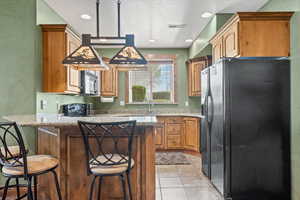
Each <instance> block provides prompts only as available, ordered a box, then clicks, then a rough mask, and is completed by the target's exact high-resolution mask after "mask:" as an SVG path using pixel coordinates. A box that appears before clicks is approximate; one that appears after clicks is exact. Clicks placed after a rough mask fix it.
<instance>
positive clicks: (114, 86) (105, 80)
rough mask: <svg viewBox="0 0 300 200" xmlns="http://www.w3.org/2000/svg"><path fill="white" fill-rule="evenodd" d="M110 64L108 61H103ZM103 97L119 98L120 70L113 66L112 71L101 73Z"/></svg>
mask: <svg viewBox="0 0 300 200" xmlns="http://www.w3.org/2000/svg"><path fill="white" fill-rule="evenodd" d="M103 60H104V61H105V62H107V63H108V59H103ZM100 76H101V96H104V97H117V96H118V88H119V87H118V82H119V81H118V79H119V78H118V69H117V68H116V67H115V66H113V65H111V68H110V70H105V71H101V75H100Z"/></svg>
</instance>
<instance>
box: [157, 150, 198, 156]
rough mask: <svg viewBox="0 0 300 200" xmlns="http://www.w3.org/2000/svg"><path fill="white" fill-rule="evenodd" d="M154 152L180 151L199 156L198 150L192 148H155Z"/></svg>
mask: <svg viewBox="0 0 300 200" xmlns="http://www.w3.org/2000/svg"><path fill="white" fill-rule="evenodd" d="M156 152H182V153H187V154H190V155H193V156H198V157H201V154H200V152H197V151H193V150H177V149H156Z"/></svg>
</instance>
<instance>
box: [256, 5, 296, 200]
mask: <svg viewBox="0 0 300 200" xmlns="http://www.w3.org/2000/svg"><path fill="white" fill-rule="evenodd" d="M261 11H296V12H295V14H294V16H293V17H292V19H291V79H292V80H291V87H292V94H291V104H292V108H291V118H292V122H291V123H292V124H291V126H292V150H291V151H292V156H291V157H292V196H293V200H300V146H299V141H300V90H299V85H300V78H299V77H300V67H299V66H300V0H271V1H269V2H268V3H267V4H266V5H265V6H264V7H263V8H262V9H261Z"/></svg>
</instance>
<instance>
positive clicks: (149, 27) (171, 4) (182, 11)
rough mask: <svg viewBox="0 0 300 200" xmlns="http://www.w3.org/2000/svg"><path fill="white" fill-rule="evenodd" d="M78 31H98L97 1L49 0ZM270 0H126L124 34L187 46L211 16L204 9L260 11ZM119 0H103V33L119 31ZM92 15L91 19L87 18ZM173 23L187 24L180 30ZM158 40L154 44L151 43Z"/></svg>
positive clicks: (139, 41)
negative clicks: (170, 26) (83, 16)
mask: <svg viewBox="0 0 300 200" xmlns="http://www.w3.org/2000/svg"><path fill="white" fill-rule="evenodd" d="M45 1H46V2H47V4H48V5H49V6H50V7H51V8H53V9H54V10H55V11H56V12H57V13H58V14H59V15H61V17H63V18H64V19H65V20H66V21H67V22H68V23H69V24H70V25H71V26H72V27H73V28H74V29H75V30H76V31H77V32H78V33H80V34H82V33H92V34H93V35H95V32H96V25H95V24H96V19H95V18H96V8H95V3H96V0H45ZM267 1H268V0H122V1H121V2H122V4H121V34H122V35H124V34H130V33H134V34H135V42H136V45H137V46H138V47H140V48H141V47H143V48H178V47H180V48H183V47H189V46H190V45H191V43H187V42H185V40H186V39H195V38H196V37H197V36H198V35H199V33H200V32H201V30H202V29H203V28H204V27H205V25H206V24H207V23H208V22H209V20H210V19H204V18H202V17H201V14H202V13H203V12H206V11H209V12H212V13H234V12H238V11H256V10H258V9H259V8H260V7H261V6H262V5H264V4H265V3H266V2H267ZM116 3H117V0H100V5H101V6H100V34H101V35H102V36H112V35H116V34H117V4H116ZM81 14H89V15H91V16H92V19H91V20H83V19H81V18H80V15H81ZM169 24H186V27H185V28H183V29H180V30H174V29H170V28H168V25H169ZM150 39H155V42H154V43H151V42H149V40H150Z"/></svg>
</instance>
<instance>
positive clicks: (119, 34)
mask: <svg viewBox="0 0 300 200" xmlns="http://www.w3.org/2000/svg"><path fill="white" fill-rule="evenodd" d="M120 7H121V0H118V37H121V8H120Z"/></svg>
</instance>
